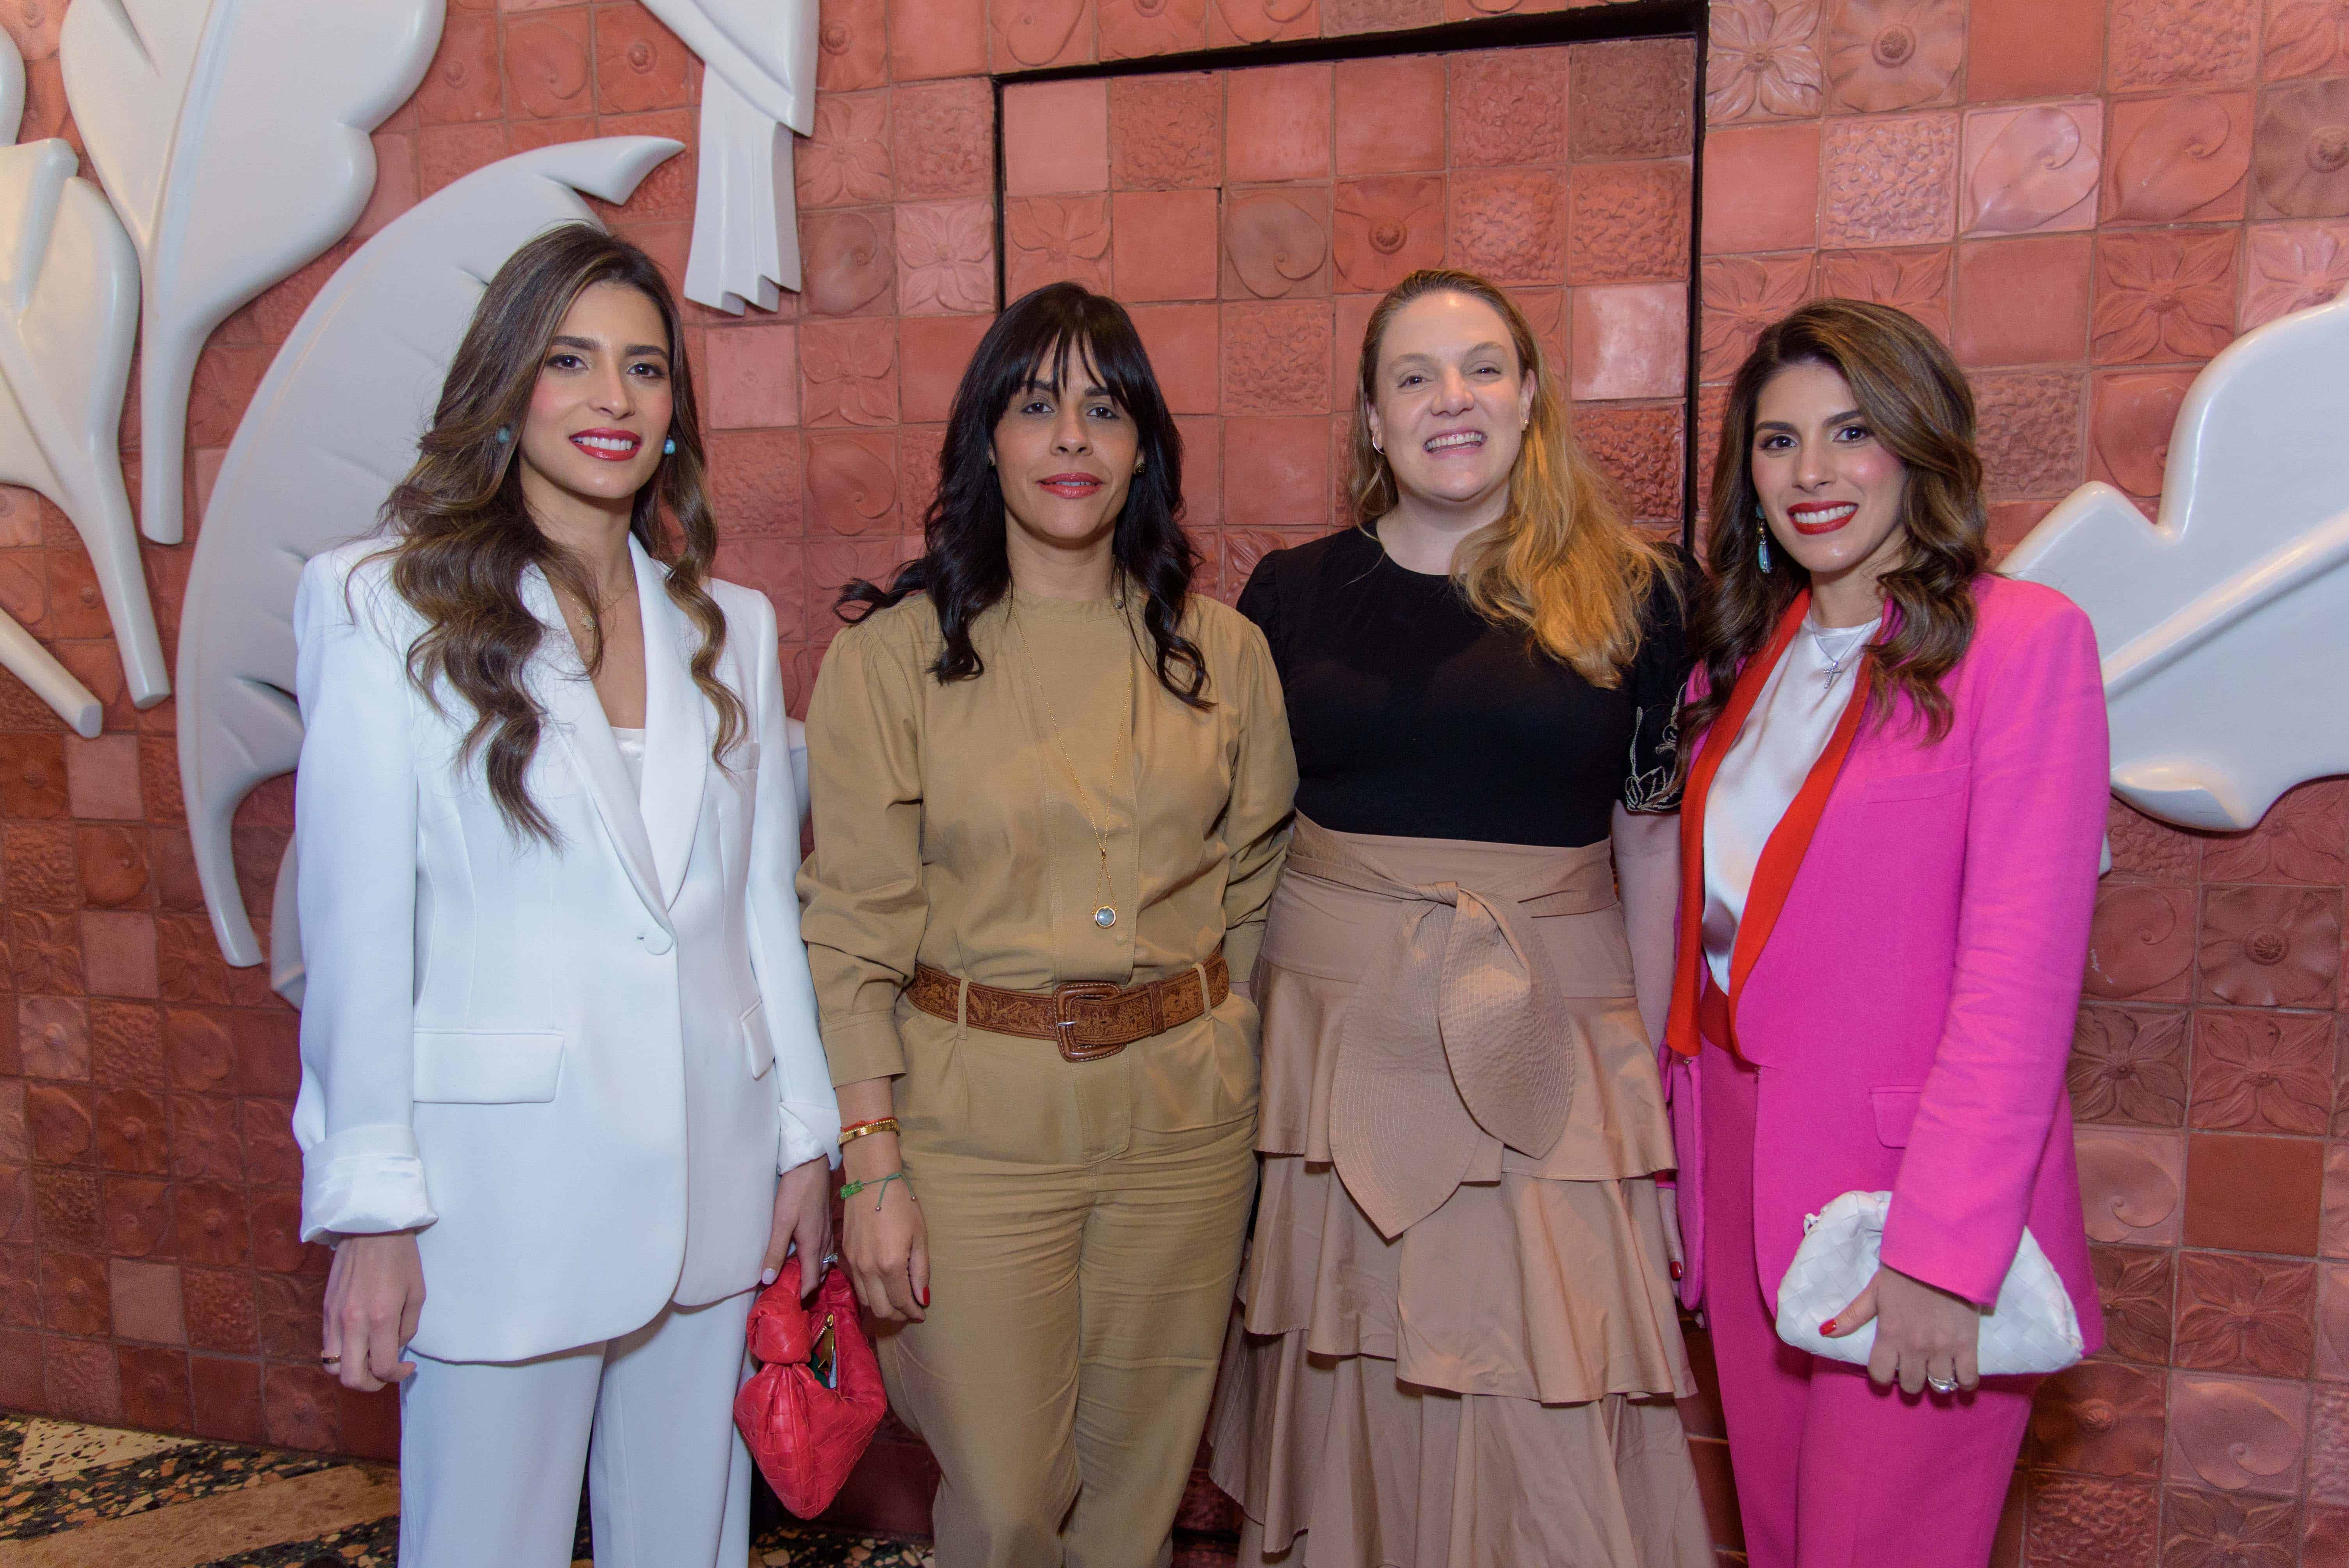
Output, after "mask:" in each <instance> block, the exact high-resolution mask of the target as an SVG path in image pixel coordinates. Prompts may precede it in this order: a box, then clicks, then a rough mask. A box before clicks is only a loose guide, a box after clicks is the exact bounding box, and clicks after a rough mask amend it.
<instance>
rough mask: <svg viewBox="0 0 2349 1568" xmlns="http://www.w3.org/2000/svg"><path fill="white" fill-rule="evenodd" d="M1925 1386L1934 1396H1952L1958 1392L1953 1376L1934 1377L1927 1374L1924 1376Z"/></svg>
mask: <svg viewBox="0 0 2349 1568" xmlns="http://www.w3.org/2000/svg"><path fill="white" fill-rule="evenodd" d="M1925 1386H1926V1387H1929V1388H1930V1389H1932V1390H1933V1392H1934V1393H1936V1394H1954V1393H1956V1392H1957V1391H1958V1380H1957V1378H1956V1377H1954V1376H1953V1377H1934V1376H1933V1375H1932V1374H1931V1373H1930V1372H1929V1373H1927V1374H1926V1375H1925Z"/></svg>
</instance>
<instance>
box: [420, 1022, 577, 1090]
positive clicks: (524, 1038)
mask: <svg viewBox="0 0 2349 1568" xmlns="http://www.w3.org/2000/svg"><path fill="white" fill-rule="evenodd" d="M414 1078H415V1083H414V1087H415V1095H416V1099H418V1100H419V1102H424V1103H430V1104H437V1105H523V1104H530V1103H533V1102H538V1103H543V1102H544V1101H546V1100H551V1099H554V1089H555V1086H556V1084H558V1083H559V1082H560V1081H561V1080H562V1078H563V1037H562V1036H561V1035H560V1034H557V1033H555V1032H554V1031H553V1030H546V1031H533V1032H530V1033H509V1032H498V1031H491V1030H477V1029H419V1030H417V1031H416V1066H415V1074H414Z"/></svg>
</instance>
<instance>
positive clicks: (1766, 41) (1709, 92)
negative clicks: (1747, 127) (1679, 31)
mask: <svg viewBox="0 0 2349 1568" xmlns="http://www.w3.org/2000/svg"><path fill="white" fill-rule="evenodd" d="M1818 25H1819V6H1818V0H1715V3H1714V5H1713V8H1712V15H1711V18H1710V21H1709V23H1708V34H1709V36H1708V38H1707V41H1706V44H1707V46H1706V50H1705V61H1704V83H1705V88H1704V113H1705V119H1706V122H1707V123H1708V124H1712V125H1728V124H1732V123H1733V122H1735V121H1738V120H1746V119H1800V118H1803V117H1805V116H1807V115H1814V114H1816V113H1818V112H1819V107H1820V105H1821V103H1822V102H1823V101H1824V98H1823V83H1824V79H1825V71H1824V68H1823V67H1822V66H1821V64H1820V61H1819V49H1818V42H1817V33H1818Z"/></svg>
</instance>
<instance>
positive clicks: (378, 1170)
mask: <svg viewBox="0 0 2349 1568" xmlns="http://www.w3.org/2000/svg"><path fill="white" fill-rule="evenodd" d="M438 1218H440V1216H439V1215H438V1214H436V1213H434V1212H433V1210H432V1199H431V1197H430V1195H429V1193H428V1192H427V1191H425V1187H424V1161H423V1160H422V1158H421V1157H419V1154H418V1152H417V1148H416V1134H415V1132H414V1131H412V1130H410V1129H409V1128H406V1127H396V1126H395V1127H353V1128H349V1129H347V1130H344V1131H342V1132H338V1133H336V1134H335V1136H333V1137H332V1138H329V1139H327V1140H325V1141H324V1142H322V1143H319V1144H317V1145H316V1146H315V1147H314V1148H312V1149H311V1150H309V1152H308V1153H307V1154H305V1155H304V1156H303V1160H302V1239H303V1240H304V1241H305V1242H316V1241H323V1240H326V1239H328V1238H329V1237H332V1236H336V1235H347V1236H366V1235H376V1234H379V1233H384V1232H388V1231H413V1230H420V1229H421V1228H423V1227H424V1226H426V1225H429V1224H430V1223H432V1222H433V1221H435V1220H436V1219H438Z"/></svg>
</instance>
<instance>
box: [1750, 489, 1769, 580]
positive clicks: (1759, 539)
mask: <svg viewBox="0 0 2349 1568" xmlns="http://www.w3.org/2000/svg"><path fill="white" fill-rule="evenodd" d="M1754 560H1755V561H1756V562H1760V563H1761V567H1762V570H1763V571H1764V572H1767V571H1769V570H1770V514H1769V513H1767V512H1765V511H1763V510H1762V503H1761V502H1760V501H1758V500H1757V501H1755V502H1754Z"/></svg>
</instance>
